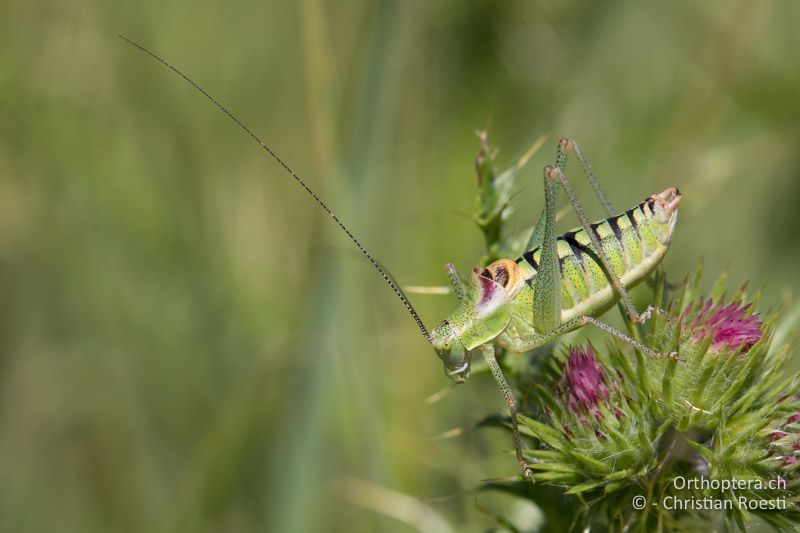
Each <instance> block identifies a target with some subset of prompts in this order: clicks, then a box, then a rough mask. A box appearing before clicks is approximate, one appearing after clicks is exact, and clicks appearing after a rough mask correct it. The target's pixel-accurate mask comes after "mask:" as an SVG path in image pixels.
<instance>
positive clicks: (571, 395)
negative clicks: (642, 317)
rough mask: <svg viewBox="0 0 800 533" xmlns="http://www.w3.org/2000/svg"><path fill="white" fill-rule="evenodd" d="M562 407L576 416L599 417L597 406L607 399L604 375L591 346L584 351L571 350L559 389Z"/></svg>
mask: <svg viewBox="0 0 800 533" xmlns="http://www.w3.org/2000/svg"><path fill="white" fill-rule="evenodd" d="M559 388H560V389H561V391H562V399H563V402H564V406H565V407H566V408H568V409H569V410H571V411H572V412H573V413H575V414H576V415H580V414H581V413H582V412H587V411H588V412H590V413H592V414H593V415H594V416H595V417H596V418H599V417H600V410H599V409H598V405H599V404H600V401H601V400H606V399H608V388H607V387H606V379H605V374H604V372H603V368H602V367H601V366H600V363H598V362H597V359H596V358H595V355H594V350H593V349H592V347H591V346H589V347H587V348H586V349H578V348H571V349H570V351H569V359H568V360H567V363H566V364H565V365H564V373H563V374H562V380H561V384H560V387H559Z"/></svg>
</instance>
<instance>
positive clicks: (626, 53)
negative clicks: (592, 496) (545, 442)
mask: <svg viewBox="0 0 800 533" xmlns="http://www.w3.org/2000/svg"><path fill="white" fill-rule="evenodd" d="M0 12H2V13H3V15H2V17H0V529H3V530H7V531H44V530H49V531H53V530H58V531H76V532H78V531H80V532H91V531H108V530H112V529H113V530H148V531H151V530H161V531H190V530H225V531H255V530H264V529H270V530H274V531H313V530H341V531H371V530H374V529H377V528H380V529H385V530H393V529H397V530H400V531H406V530H410V529H411V526H408V525H404V523H412V524H416V525H418V526H419V525H420V524H422V525H424V526H430V527H432V528H434V529H435V528H440V529H441V527H444V526H443V524H444V523H445V521H446V523H449V524H450V525H451V526H453V527H456V528H459V529H472V530H481V529H484V528H486V527H489V526H491V525H495V524H496V521H495V519H494V518H493V517H492V515H493V514H498V515H502V516H506V517H511V518H515V517H519V516H521V513H522V514H524V513H528V514H527V515H526V516H527V517H528V519H529V522H528V523H529V524H531V523H533V521H535V520H536V517H535V515H536V512H535V510H531V509H524V508H520V507H518V504H517V503H516V501H515V500H513V499H511V498H510V497H504V496H502V495H497V494H485V493H480V494H478V495H476V494H474V493H473V492H471V491H472V490H473V489H474V488H475V487H477V486H478V482H479V480H481V479H483V478H488V477H500V476H508V475H515V474H516V473H517V472H516V463H515V461H514V460H513V459H512V457H511V455H509V454H507V453H504V452H507V451H508V450H510V448H511V443H510V442H509V441H508V440H507V436H506V435H505V434H504V433H502V432H499V431H492V430H480V431H475V430H472V429H470V428H471V427H472V426H473V425H474V424H475V423H476V422H477V421H478V420H480V419H481V418H483V416H484V415H486V414H490V413H492V412H499V410H500V409H501V407H502V401H501V397H500V395H499V393H498V392H497V391H496V390H495V387H494V384H493V383H492V382H491V379H490V378H489V377H487V376H481V377H476V378H474V379H472V380H471V381H470V382H469V383H468V384H467V385H465V386H462V387H459V388H458V389H456V390H453V391H451V393H450V394H448V395H446V396H445V397H444V399H442V400H440V401H439V402H437V403H433V404H428V403H426V401H425V399H426V398H427V397H429V396H430V395H432V394H434V393H435V392H436V391H438V390H440V389H441V388H442V387H444V386H445V385H446V379H445V377H444V376H443V375H442V370H441V366H440V363H439V361H438V360H437V359H436V358H435V357H434V354H433V353H432V351H431V349H430V348H429V346H427V344H426V343H425V341H424V339H422V338H421V337H420V335H419V334H418V331H417V330H416V328H415V327H414V324H413V322H412V321H411V320H410V318H409V317H408V316H407V315H406V314H405V313H404V310H403V308H402V306H401V305H400V304H399V303H398V302H397V301H396V300H395V299H394V298H393V296H392V293H391V291H390V290H389V289H388V288H387V287H386V286H385V285H383V284H382V282H381V280H380V279H379V278H378V277H377V276H376V275H375V273H374V272H373V271H372V270H371V269H370V267H369V266H368V264H366V263H365V261H364V260H363V259H362V258H360V257H359V256H358V255H357V253H356V252H355V251H354V250H353V248H352V246H351V245H350V244H349V243H348V242H347V241H346V239H345V238H344V237H343V236H342V235H341V234H340V233H339V232H338V231H337V230H336V228H335V227H334V226H333V225H332V224H331V223H330V221H329V220H328V219H327V218H326V215H325V214H324V213H322V212H321V211H320V209H318V208H317V207H316V206H315V205H314V204H313V203H312V202H311V201H310V199H309V198H308V197H306V196H305V195H304V194H303V192H302V191H301V190H300V189H299V187H297V185H296V184H295V183H293V182H292V180H291V179H289V178H288V176H286V175H285V174H283V173H282V171H281V170H280V168H279V167H278V166H277V165H276V164H275V163H274V162H273V161H270V160H269V159H267V158H266V157H265V155H264V154H263V152H261V151H260V150H258V149H257V147H255V145H253V144H252V143H251V142H250V141H248V140H247V139H246V138H245V137H244V136H242V135H241V133H240V132H239V131H237V130H236V128H235V127H234V126H233V125H232V124H231V123H230V121H228V120H226V118H225V117H224V116H223V115H221V114H220V113H219V112H218V111H217V110H215V109H214V108H213V107H212V106H211V105H210V104H209V103H208V102H207V101H205V100H203V99H202V98H201V97H200V96H199V95H198V94H196V93H195V92H193V91H192V90H191V88H189V87H188V86H187V85H186V84H185V83H184V82H182V81H181V80H180V79H179V78H177V77H176V76H175V75H174V74H172V73H170V72H169V71H167V70H166V69H164V68H163V67H161V66H160V65H158V64H157V63H155V62H154V61H152V60H150V59H148V58H147V57H145V56H144V55H142V54H141V53H139V52H137V51H136V50H134V49H133V48H131V47H130V46H128V45H126V44H125V43H123V42H122V41H121V40H119V39H118V38H117V34H118V33H124V34H126V35H128V36H130V37H131V38H133V39H135V40H138V41H140V42H142V44H144V45H146V46H149V47H152V48H153V49H155V50H156V51H157V52H159V53H161V54H163V55H164V56H165V57H166V58H167V59H168V60H170V61H172V62H174V63H175V64H177V65H179V66H180V67H181V68H183V69H185V70H186V71H187V73H189V74H190V75H191V76H193V77H194V78H195V79H197V80H198V81H199V82H201V83H202V84H203V85H205V86H206V88H207V89H208V90H209V91H210V92H211V93H212V94H214V95H216V96H217V97H218V98H219V99H220V100H221V101H223V102H224V103H226V104H227V105H228V106H229V107H230V108H231V109H232V110H233V111H234V112H235V113H237V114H239V115H240V116H241V117H242V118H243V119H244V120H245V122H246V123H248V124H249V125H250V126H252V127H253V129H254V130H255V131H257V132H259V133H260V134H261V135H262V136H263V137H264V139H265V140H266V141H267V142H268V143H269V144H270V145H271V146H272V147H273V148H274V149H275V150H276V151H277V152H278V153H279V154H280V155H281V156H282V157H284V158H285V160H286V161H288V162H289V163H290V164H291V165H293V166H294V168H295V170H297V171H298V173H299V174H300V175H302V176H304V177H306V179H307V180H308V182H309V183H310V184H311V185H312V187H314V188H315V189H316V190H317V191H318V192H319V193H320V195H321V196H323V197H324V198H325V199H327V200H328V201H329V203H330V204H331V206H333V207H334V209H335V210H336V211H337V213H338V214H339V215H340V216H341V218H342V219H343V220H344V221H345V222H346V223H348V224H349V225H350V226H351V228H352V230H353V231H354V233H355V234H356V235H357V236H358V237H359V238H361V239H362V240H363V242H364V243H365V244H366V245H367V246H368V247H369V248H370V250H371V251H373V252H374V254H375V255H376V256H377V257H378V258H380V260H381V262H382V263H383V264H385V265H386V266H387V267H389V268H390V269H391V270H392V272H393V274H394V275H395V276H396V277H397V279H398V280H399V281H400V282H401V283H403V284H408V285H444V284H446V277H445V275H444V271H443V268H442V266H443V264H444V263H445V262H446V261H453V262H454V263H456V264H457V265H458V266H459V267H460V268H461V269H462V271H463V270H466V269H468V268H469V267H471V266H472V265H473V264H474V263H475V262H476V261H477V260H478V259H479V258H480V256H481V254H482V253H483V248H482V245H483V243H482V238H481V236H480V233H479V232H478V231H477V230H476V229H475V228H474V227H473V226H472V225H471V223H470V221H469V220H467V219H466V218H465V217H463V216H461V214H460V213H462V212H469V211H471V210H472V209H473V207H474V206H473V201H474V195H475V191H476V189H475V175H474V167H473V160H474V157H475V155H476V153H477V147H478V143H477V139H476V138H475V136H474V134H473V132H474V130H475V129H476V128H481V127H483V126H484V125H486V124H487V123H488V124H489V130H490V135H491V139H492V142H493V144H495V145H497V146H499V147H501V150H502V151H501V153H500V155H499V157H498V160H499V161H500V162H501V163H503V162H505V163H504V164H501V166H506V164H511V163H512V162H513V161H514V160H516V158H517V157H519V156H520V155H521V154H522V153H523V152H524V151H525V149H526V148H527V147H528V146H529V145H530V144H531V143H532V142H533V141H534V140H535V139H536V138H537V137H538V136H540V135H542V134H550V135H551V138H550V141H548V143H546V145H545V147H544V148H543V149H542V150H540V151H539V152H537V153H536V154H535V155H534V156H533V158H532V159H531V161H530V163H529V164H528V166H527V167H526V170H525V171H524V172H525V173H526V174H527V178H525V176H523V177H522V178H521V181H522V182H523V183H527V184H528V185H527V186H526V187H524V188H523V189H522V190H521V191H520V193H519V194H518V195H516V196H515V197H514V200H513V201H514V202H515V207H516V211H515V215H514V219H513V220H512V221H511V224H512V226H513V225H517V226H518V227H519V228H520V229H523V228H525V227H528V226H529V225H530V224H532V223H533V221H534V220H535V217H536V215H537V214H538V211H539V210H540V209H541V207H542V204H543V202H542V200H541V172H540V168H541V167H542V166H543V165H544V164H547V163H549V162H550V161H551V160H552V157H553V153H554V149H553V148H554V144H555V141H556V139H557V137H558V136H561V135H569V136H572V137H574V138H576V139H578V140H579V141H580V142H581V143H582V146H583V148H584V151H585V153H586V155H587V157H589V159H590V161H591V162H592V164H593V166H594V169H595V170H596V172H597V174H598V175H599V176H600V178H601V179H602V181H603V183H604V185H605V186H606V188H607V190H608V191H609V196H610V198H611V200H612V202H613V203H614V205H615V206H616V207H619V208H620V209H622V208H627V207H629V206H630V205H633V204H634V203H636V202H638V201H641V199H643V198H644V197H646V196H647V195H649V194H651V193H653V192H656V191H660V190H662V189H664V188H665V187H666V186H668V185H677V186H679V187H680V189H681V191H682V193H683V194H684V200H683V203H682V204H681V219H680V221H679V228H678V232H677V235H676V238H675V240H674V241H673V245H672V248H671V251H670V254H669V256H668V258H667V260H666V267H667V272H668V273H669V274H670V276H672V277H674V278H680V277H682V276H683V275H684V274H685V273H686V272H687V271H688V270H689V269H690V267H691V265H693V264H694V263H696V261H697V260H698V259H699V258H700V257H704V258H705V263H706V268H707V269H708V270H709V271H711V272H716V271H719V270H722V269H723V267H724V266H725V265H727V266H728V270H729V278H730V281H731V284H732V285H737V284H741V283H743V282H745V281H746V280H749V281H750V283H751V284H752V285H755V286H760V285H764V286H765V292H764V298H763V300H762V302H763V304H762V307H767V306H769V305H773V306H777V305H779V304H781V303H783V302H785V301H786V300H791V299H792V298H793V297H795V296H796V292H797V290H798V288H800V283H799V282H798V279H797V275H796V272H797V266H796V265H797V264H798V262H799V261H800V236H799V235H798V229H800V210H798V209H797V206H796V203H797V200H798V198H800V150H798V148H800V99H798V97H797V95H798V94H800V60H799V59H798V54H797V50H800V33H799V32H798V31H797V29H796V23H797V20H800V5H798V4H797V3H794V2H777V1H762V2H751V1H745V0H741V1H734V2H725V3H708V2H692V1H682V2H643V3H642V2H640V3H636V4H633V3H629V2H555V1H546V2H521V1H516V2H515V1H502V2H488V1H487V2H461V1H455V0H450V1H444V2H425V1H421V0H414V1H407V2H364V1H361V2H359V1H343V2H335V3H323V2H319V1H317V0H303V1H299V2H263V3H249V2H248V3H244V2H225V3H218V4H209V3H197V2H188V1H184V0H179V1H175V2H169V3H166V4H164V3H162V2H156V1H146V2H135V3H108V2H99V1H88V2H80V3H76V2H64V1H59V0H55V1H51V2H28V1H21V0H16V1H15V0H4V1H3V2H2V3H1V4H0ZM569 169H571V173H572V174H575V172H576V169H577V165H575V164H574V163H573V164H572V165H570V167H568V170H569ZM576 178H577V176H576ZM576 182H577V183H579V184H580V185H579V188H580V193H581V197H582V198H583V199H585V200H587V202H590V201H591V200H592V196H591V192H590V189H589V187H588V186H587V185H586V184H585V182H580V181H577V180H576ZM590 211H591V213H592V216H593V218H597V217H599V216H600V215H601V210H600V208H599V206H598V205H596V203H594V204H592V207H591V208H590ZM567 218H568V219H567V220H564V221H562V222H561V224H562V227H563V229H564V230H566V229H569V227H570V226H572V225H574V222H575V221H574V219H571V218H569V216H568V217H567ZM642 290H646V289H639V292H638V294H639V296H640V298H641V296H642V293H641V291H642ZM412 299H413V300H414V302H415V304H416V305H417V306H418V308H419V311H420V313H421V314H422V316H423V318H424V319H425V320H426V321H427V322H428V324H430V325H433V324H435V323H437V322H438V321H439V320H441V319H442V318H443V317H444V316H445V314H446V313H447V311H448V310H449V309H450V308H451V307H452V305H453V299H452V297H445V296H432V295H416V296H412ZM765 304H766V305H765ZM453 428H462V429H463V431H462V432H461V433H460V434H458V435H457V436H455V437H452V438H449V439H441V438H437V437H438V436H439V435H441V434H442V433H444V432H447V431H448V430H451V429H453ZM408 498H411V499H408ZM476 502H477V504H476ZM432 512H435V513H437V514H436V515H432V514H431V513H432Z"/></svg>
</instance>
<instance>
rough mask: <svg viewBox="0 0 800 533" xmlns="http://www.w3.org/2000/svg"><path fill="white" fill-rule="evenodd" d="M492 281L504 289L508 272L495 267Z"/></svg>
mask: <svg viewBox="0 0 800 533" xmlns="http://www.w3.org/2000/svg"><path fill="white" fill-rule="evenodd" d="M494 280H495V281H496V282H497V283H499V284H500V285H501V286H502V287H505V286H506V284H507V283H508V270H506V269H505V267H502V266H501V267H497V269H496V270H495V271H494Z"/></svg>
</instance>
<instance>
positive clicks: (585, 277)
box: [498, 201, 677, 350]
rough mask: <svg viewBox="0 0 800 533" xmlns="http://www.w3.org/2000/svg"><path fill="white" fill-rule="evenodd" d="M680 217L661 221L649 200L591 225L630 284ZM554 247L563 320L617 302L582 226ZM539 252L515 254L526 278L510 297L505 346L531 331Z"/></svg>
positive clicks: (650, 264) (660, 250)
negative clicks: (520, 255)
mask: <svg viewBox="0 0 800 533" xmlns="http://www.w3.org/2000/svg"><path fill="white" fill-rule="evenodd" d="M676 220H677V217H676V216H675V217H672V218H671V219H670V220H669V221H668V222H667V223H661V222H659V221H658V220H656V218H655V217H653V213H652V209H651V206H650V205H649V204H648V202H646V201H645V202H642V203H641V204H639V205H637V206H636V207H634V208H633V209H630V210H628V211H626V212H625V213H622V214H620V215H617V216H614V217H611V218H608V219H606V220H603V221H602V222H598V223H596V224H592V228H593V229H594V231H595V232H596V233H597V236H598V237H599V238H600V242H601V243H602V246H603V251H605V253H606V256H607V257H608V259H609V260H610V261H611V264H612V265H613V268H614V271H615V273H616V274H617V276H618V277H619V278H620V280H621V281H622V283H623V284H624V285H625V286H626V287H634V286H635V285H637V284H638V283H640V282H641V281H643V280H644V279H645V278H647V276H648V275H650V273H652V272H653V270H654V269H655V268H656V267H657V266H658V264H659V263H660V262H661V260H662V259H663V258H664V255H665V254H666V252H667V249H668V246H669V240H670V238H671V237H672V233H673V229H674V225H675V222H676ZM556 250H557V253H558V263H559V266H560V274H561V276H560V279H561V286H560V289H561V290H560V298H561V323H564V322H567V321H569V320H571V319H573V318H576V317H579V316H583V315H590V316H597V315H599V314H601V313H603V312H605V311H606V310H607V309H609V308H610V307H611V306H613V305H614V304H615V303H616V302H617V300H618V296H617V295H616V293H615V291H614V290H613V287H612V285H611V284H610V283H609V280H608V276H606V274H605V272H604V270H603V265H602V264H601V262H600V260H599V258H598V256H597V253H596V252H595V250H594V246H593V245H592V243H591V241H590V239H589V236H588V235H587V234H586V232H585V231H584V230H583V229H582V228H579V229H575V230H572V231H569V232H567V233H565V234H564V235H562V236H560V237H558V239H557V241H556ZM541 253H542V250H541V248H536V249H534V250H530V251H528V252H526V253H525V254H524V255H523V256H522V257H520V258H519V259H517V260H516V263H517V264H518V265H519V267H520V271H521V272H522V273H523V275H524V278H525V280H526V283H525V285H524V286H523V287H522V288H521V289H520V290H519V292H518V293H517V295H516V296H515V297H514V298H513V300H512V301H511V303H510V306H511V314H512V317H513V319H512V321H511V323H510V324H509V325H508V327H507V328H506V329H505V330H504V331H503V332H502V333H501V334H500V336H499V338H498V341H499V344H500V345H501V346H503V347H504V348H507V349H510V350H513V348H514V345H515V344H516V341H518V340H519V339H521V338H525V337H527V336H529V335H530V333H531V326H530V324H533V320H534V317H533V299H534V291H535V288H536V274H537V266H538V265H539V262H540V259H541Z"/></svg>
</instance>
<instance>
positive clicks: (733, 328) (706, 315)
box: [684, 300, 762, 352]
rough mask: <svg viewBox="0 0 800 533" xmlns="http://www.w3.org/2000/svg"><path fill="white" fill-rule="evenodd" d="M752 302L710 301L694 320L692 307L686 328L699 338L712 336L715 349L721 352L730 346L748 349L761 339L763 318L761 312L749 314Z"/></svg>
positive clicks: (686, 319) (685, 320)
mask: <svg viewBox="0 0 800 533" xmlns="http://www.w3.org/2000/svg"><path fill="white" fill-rule="evenodd" d="M749 307H750V304H742V303H739V302H734V303H731V304H728V305H724V304H722V303H716V304H714V303H713V302H712V301H711V300H706V302H705V303H704V304H703V306H702V307H701V308H700V311H698V313H697V315H696V316H695V317H694V320H692V321H691V323H688V322H689V321H688V310H687V313H686V314H684V327H685V328H686V329H687V330H688V331H689V332H690V334H691V335H692V337H693V338H694V339H695V340H698V341H699V340H702V339H705V338H706V337H711V347H712V349H714V350H716V351H719V350H721V349H723V348H725V347H726V346H727V347H730V348H731V349H733V350H737V349H739V348H741V349H742V351H743V352H746V351H747V350H749V349H750V348H752V347H753V345H754V344H755V343H757V342H758V341H759V340H761V334H762V333H761V319H760V318H759V317H758V315H757V314H747V310H748V308H749Z"/></svg>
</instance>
